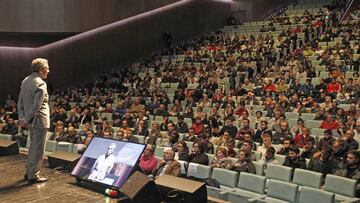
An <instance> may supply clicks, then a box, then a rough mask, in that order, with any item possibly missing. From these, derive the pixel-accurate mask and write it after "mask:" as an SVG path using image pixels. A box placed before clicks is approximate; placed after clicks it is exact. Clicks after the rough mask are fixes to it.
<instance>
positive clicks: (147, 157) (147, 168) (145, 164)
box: [139, 144, 158, 175]
mask: <svg viewBox="0 0 360 203" xmlns="http://www.w3.org/2000/svg"><path fill="white" fill-rule="evenodd" d="M154 152H155V145H152V144H147V145H146V148H145V150H144V152H143V154H142V156H141V157H140V163H139V166H140V168H141V170H142V171H143V172H144V174H146V175H150V174H151V173H152V171H154V170H155V169H156V167H157V163H158V160H157V159H156V157H155V156H154Z"/></svg>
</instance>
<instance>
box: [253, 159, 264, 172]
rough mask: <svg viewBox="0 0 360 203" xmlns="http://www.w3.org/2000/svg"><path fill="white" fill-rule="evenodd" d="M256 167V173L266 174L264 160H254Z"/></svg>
mask: <svg viewBox="0 0 360 203" xmlns="http://www.w3.org/2000/svg"><path fill="white" fill-rule="evenodd" d="M253 164H254V165H255V168H256V175H260V176H262V175H264V161H253Z"/></svg>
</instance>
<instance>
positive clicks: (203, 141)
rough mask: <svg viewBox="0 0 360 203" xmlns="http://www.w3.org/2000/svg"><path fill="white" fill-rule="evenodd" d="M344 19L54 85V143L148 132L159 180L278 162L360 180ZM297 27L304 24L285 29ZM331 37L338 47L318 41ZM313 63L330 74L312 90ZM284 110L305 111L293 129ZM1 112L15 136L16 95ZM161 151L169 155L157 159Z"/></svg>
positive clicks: (183, 49) (358, 114) (353, 33)
mask: <svg viewBox="0 0 360 203" xmlns="http://www.w3.org/2000/svg"><path fill="white" fill-rule="evenodd" d="M357 13H358V12H354V13H353V16H352V18H355V17H354V16H355V15H356V16H357ZM340 17H341V15H340V13H339V10H337V9H336V8H332V10H331V9H329V10H327V11H323V10H321V11H319V12H318V13H316V14H310V13H307V12H306V13H304V14H303V15H298V16H297V17H296V18H289V17H284V16H282V17H281V18H274V19H272V20H271V21H270V22H271V23H272V24H275V23H280V24H282V26H283V28H284V30H283V31H282V32H280V34H279V35H278V36H277V39H274V37H273V35H271V34H269V33H266V32H267V29H266V27H264V29H263V30H262V31H261V33H260V34H258V35H257V34H251V35H242V34H238V33H225V34H224V33H223V32H216V33H212V34H209V35H204V36H202V37H200V38H195V39H193V40H190V41H188V42H186V43H182V44H181V45H179V46H176V47H173V48H171V49H166V50H164V51H163V56H162V57H161V56H159V55H154V56H153V57H151V58H149V59H147V60H144V61H143V62H138V63H135V64H133V65H132V66H131V67H127V68H126V67H122V69H121V71H120V72H118V73H116V72H113V73H109V74H102V75H101V76H100V77H99V78H97V79H96V80H95V81H92V82H89V83H88V84H86V85H85V86H84V87H82V88H73V89H67V90H55V91H54V92H53V95H52V97H51V98H52V101H51V102H52V103H51V128H50V129H49V130H50V132H51V136H50V138H49V139H50V140H54V141H58V142H60V141H61V142H70V143H74V144H80V145H79V146H81V147H79V152H80V153H81V152H83V151H84V149H85V148H86V146H87V145H88V144H89V142H90V141H91V138H92V137H93V136H101V137H108V138H114V139H119V140H125V141H131V142H139V138H140V137H139V136H143V138H144V140H145V144H147V147H146V149H145V151H144V153H143V156H142V157H141V161H140V167H141V168H142V170H143V171H144V173H146V174H152V175H155V176H158V175H163V174H171V175H175V176H179V175H180V164H179V162H178V160H181V161H186V162H194V163H198V164H203V165H209V166H211V167H219V168H224V169H228V170H234V171H238V172H247V173H256V169H255V166H254V164H253V162H254V161H263V162H264V167H265V168H266V165H267V164H282V165H284V166H288V167H292V168H303V169H308V170H312V171H316V172H320V173H323V174H324V176H325V175H326V174H336V175H339V176H343V177H347V178H353V179H356V180H358V181H359V183H360V155H359V151H358V150H359V149H358V148H359V141H360V109H359V107H360V100H359V95H360V78H359V77H358V74H359V55H358V54H360V47H359V43H358V42H359V39H360V31H359V29H360V24H359V23H356V24H351V23H350V21H346V20H345V21H344V23H339V18H340ZM279 21H280V22H279ZM299 23H302V24H304V26H305V27H304V26H299V27H296V28H295V29H292V28H291V27H289V28H286V26H287V25H292V24H299ZM273 29H275V27H274V28H273V27H271V29H270V30H273ZM300 33H302V34H304V39H301V40H300V39H299V37H298V35H299V34H300ZM334 38H341V39H342V41H341V42H339V43H337V44H336V45H335V46H333V47H330V46H329V47H326V48H323V47H321V46H320V45H319V43H320V42H326V41H333V39H334ZM350 41H355V42H354V43H350ZM180 56H181V57H180ZM311 57H312V58H315V60H316V61H318V62H319V65H320V66H324V67H325V69H324V71H326V72H327V73H328V75H327V76H326V77H323V78H318V79H319V80H320V81H319V82H317V84H316V85H313V84H312V82H314V80H313V79H314V78H317V76H318V74H319V72H317V71H316V69H315V67H314V66H313V65H312V60H311V59H310V58H311ZM179 58H181V59H179ZM179 60H180V61H179ZM339 60H341V61H342V62H341V63H335V62H336V61H339ZM320 72H321V71H320ZM349 72H351V73H353V75H351V77H349V74H348V73H349ZM302 80H304V82H303V83H302V82H300V81H302ZM173 85H175V86H173ZM342 104H343V105H347V106H348V109H344V108H341V107H340V105H342ZM287 113H295V114H296V115H297V116H298V117H297V118H298V119H297V120H296V122H295V124H291V123H290V120H289V119H288V118H287V117H286V114H287ZM0 114H1V116H2V118H3V120H5V121H6V123H5V124H1V132H2V133H6V134H12V135H16V134H17V133H18V127H17V126H16V123H15V120H17V113H16V102H15V100H14V99H13V98H12V97H11V96H9V97H8V98H7V100H6V104H5V106H4V107H3V108H1V110H0ZM303 114H313V115H314V118H313V119H311V120H315V121H316V120H317V121H321V124H320V125H319V126H318V128H320V129H323V130H324V131H323V135H321V136H319V135H316V136H314V135H313V134H312V130H313V129H312V128H311V127H309V126H307V121H308V120H306V119H302V118H301V115H303ZM19 132H20V133H21V136H27V133H26V129H20V131H19ZM159 146H161V147H165V151H164V156H163V157H155V154H154V152H155V149H156V147H159ZM210 154H213V156H214V158H213V159H209V155H210ZM277 155H284V156H285V157H286V158H285V161H284V162H283V163H280V162H279V160H277V159H276V158H275V157H276V156H277ZM307 162H308V163H307Z"/></svg>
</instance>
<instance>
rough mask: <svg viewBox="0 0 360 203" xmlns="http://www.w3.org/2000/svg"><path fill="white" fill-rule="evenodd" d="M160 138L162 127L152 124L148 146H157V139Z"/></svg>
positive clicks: (156, 123) (155, 123)
mask: <svg viewBox="0 0 360 203" xmlns="http://www.w3.org/2000/svg"><path fill="white" fill-rule="evenodd" d="M159 136H160V125H159V123H158V122H152V124H151V129H150V132H149V136H148V140H147V142H146V144H152V145H156V139H157V138H158V137H159Z"/></svg>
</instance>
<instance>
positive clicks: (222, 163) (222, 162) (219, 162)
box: [210, 147, 232, 168]
mask: <svg viewBox="0 0 360 203" xmlns="http://www.w3.org/2000/svg"><path fill="white" fill-rule="evenodd" d="M231 164H232V163H231V160H230V159H229V158H228V151H227V149H226V148H225V147H218V148H217V150H216V155H215V157H214V159H213V160H212V162H211V163H210V166H211V167H213V168H229V167H230V165H231Z"/></svg>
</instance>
